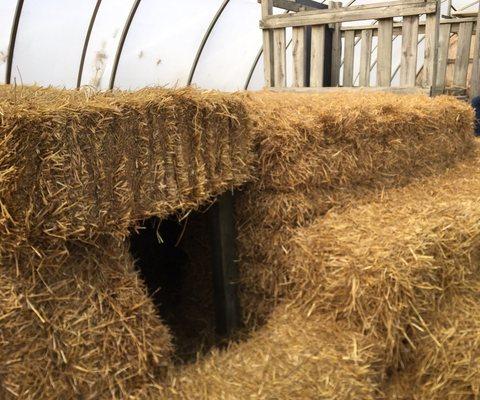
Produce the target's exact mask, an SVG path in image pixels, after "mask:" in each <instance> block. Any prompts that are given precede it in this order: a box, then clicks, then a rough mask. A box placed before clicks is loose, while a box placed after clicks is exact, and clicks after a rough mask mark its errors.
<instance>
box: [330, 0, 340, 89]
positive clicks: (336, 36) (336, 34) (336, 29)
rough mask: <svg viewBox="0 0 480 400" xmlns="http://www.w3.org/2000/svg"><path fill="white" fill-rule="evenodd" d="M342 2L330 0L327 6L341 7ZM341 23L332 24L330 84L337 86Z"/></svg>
mask: <svg viewBox="0 0 480 400" xmlns="http://www.w3.org/2000/svg"><path fill="white" fill-rule="evenodd" d="M341 7H342V2H340V1H330V2H329V3H328V8H341ZM341 26H342V24H341V23H336V24H334V25H333V38H332V72H331V85H332V86H338V85H339V84H340V65H341V63H342V32H341V30H340V28H341Z"/></svg>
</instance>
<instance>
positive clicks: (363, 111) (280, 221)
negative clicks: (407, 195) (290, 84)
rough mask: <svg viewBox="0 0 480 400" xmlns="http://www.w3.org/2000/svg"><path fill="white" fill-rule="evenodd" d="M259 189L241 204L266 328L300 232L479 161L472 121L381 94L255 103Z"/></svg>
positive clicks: (249, 306)
mask: <svg viewBox="0 0 480 400" xmlns="http://www.w3.org/2000/svg"><path fill="white" fill-rule="evenodd" d="M246 101H247V103H248V104H249V106H250V108H251V112H250V114H251V115H252V119H253V124H254V132H255V138H256V142H255V143H256V154H257V157H256V159H255V161H256V163H255V166H256V174H255V176H256V180H255V182H254V183H252V184H250V185H249V186H248V189H247V190H245V192H244V193H243V194H242V196H241V197H240V198H239V199H238V204H239V207H238V212H237V214H238V219H239V220H240V221H241V227H240V232H239V242H240V243H239V247H240V257H241V262H240V268H241V279H242V291H241V300H242V306H243V310H244V317H245V320H246V321H247V323H248V324H249V325H250V326H255V325H257V324H261V323H263V322H264V321H265V320H266V318H268V315H269V313H270V312H271V311H272V309H273V308H274V307H275V304H277V302H278V300H279V294H280V293H281V292H282V288H284V286H285V284H286V281H285V279H286V274H285V273H284V272H283V271H282V270H281V269H282V265H286V263H282V262H280V260H281V258H282V257H283V256H284V255H286V254H288V252H289V249H288V246H287V245H286V243H287V241H288V238H289V237H290V236H291V233H290V230H291V229H294V228H296V227H299V226H302V225H306V224H308V223H309V222H311V221H313V220H314V219H315V218H316V217H318V216H321V215H323V214H325V213H326V212H327V211H328V210H330V209H331V208H332V207H336V208H339V207H346V206H347V205H349V204H352V203H355V202H359V201H363V202H365V201H368V199H371V198H375V196H378V195H379V194H381V192H382V191H383V190H384V189H386V188H389V187H398V186H402V185H405V184H406V183H408V182H409V181H411V180H412V179H413V178H415V177H421V176H428V175H431V174H433V173H436V172H441V171H443V170H444V169H445V168H447V167H448V166H451V165H453V164H455V162H457V161H458V160H461V159H463V158H465V157H468V156H469V155H471V153H472V151H471V150H472V148H473V144H472V143H473V139H472V135H471V132H472V111H471V109H470V107H469V106H468V105H467V104H464V103H461V102H459V101H456V100H455V99H454V98H449V97H437V98H427V97H425V96H418V95H417V96H414V95H412V96H396V95H392V94H384V93H373V94H362V95H361V96H359V95H358V93H339V94H330V95H317V96H312V95H299V94H276V93H261V94H250V95H247V96H246Z"/></svg>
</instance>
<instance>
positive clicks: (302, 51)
mask: <svg viewBox="0 0 480 400" xmlns="http://www.w3.org/2000/svg"><path fill="white" fill-rule="evenodd" d="M306 36H307V35H306V28H304V27H296V28H292V57H293V69H292V86H293V87H304V86H305V85H306V72H307V52H306Z"/></svg>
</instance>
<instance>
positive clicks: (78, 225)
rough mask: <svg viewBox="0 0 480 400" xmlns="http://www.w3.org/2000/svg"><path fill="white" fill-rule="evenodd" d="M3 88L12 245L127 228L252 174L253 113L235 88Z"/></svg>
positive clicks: (2, 158)
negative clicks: (104, 90)
mask: <svg viewBox="0 0 480 400" xmlns="http://www.w3.org/2000/svg"><path fill="white" fill-rule="evenodd" d="M2 92H3V96H2V97H1V99H0V112H1V113H2V115H3V118H2V121H1V124H0V134H1V143H2V146H1V150H0V170H1V171H2V175H1V179H2V182H1V183H2V185H1V186H0V196H1V198H2V205H3V207H2V218H3V221H4V223H2V224H1V232H0V235H1V237H2V250H3V252H4V253H9V254H11V253H13V252H15V251H18V250H19V249H20V248H26V249H29V246H30V245H31V244H33V243H32V241H34V239H35V238H39V241H38V243H36V244H34V246H38V247H42V246H44V245H45V242H46V241H47V240H49V241H62V242H65V241H66V240H68V239H76V238H82V239H84V240H91V239H92V237H94V236H95V235H98V234H100V233H106V234H111V235H116V236H118V237H122V238H123V237H124V236H125V234H126V233H127V232H128V228H129V227H131V225H132V223H133V222H134V221H137V220H140V219H143V218H147V217H149V216H152V215H157V216H159V217H161V218H162V217H165V216H167V215H170V214H172V213H174V212H178V211H179V210H187V211H188V210H190V209H193V208H195V207H198V206H199V205H200V204H203V203H205V202H207V201H208V200H209V199H211V198H213V197H214V196H216V195H218V194H220V193H222V192H224V191H226V190H229V189H231V188H232V187H234V186H237V185H240V184H242V183H244V182H245V181H247V180H248V179H249V177H250V172H251V158H252V152H251V145H252V143H251V134H250V130H249V129H248V128H249V119H248V118H249V117H248V113H247V109H246V106H245V105H244V103H243V101H242V100H241V99H240V98H237V97H235V96H231V95H228V94H221V93H216V92H200V91H196V90H193V89H181V90H167V89H146V90H142V91H139V92H135V93H124V92H115V93H107V94H103V93H92V94H88V93H71V92H68V91H58V90H53V89H36V88H23V89H21V90H15V89H8V88H7V89H6V88H3V89H2ZM91 241H92V242H94V241H95V240H94V239H93V240H91ZM39 251H41V250H39Z"/></svg>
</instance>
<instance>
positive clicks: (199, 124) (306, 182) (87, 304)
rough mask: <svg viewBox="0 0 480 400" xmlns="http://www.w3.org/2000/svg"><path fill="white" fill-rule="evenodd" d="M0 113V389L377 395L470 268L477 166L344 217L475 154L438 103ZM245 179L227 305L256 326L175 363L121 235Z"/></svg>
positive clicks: (116, 103)
mask: <svg viewBox="0 0 480 400" xmlns="http://www.w3.org/2000/svg"><path fill="white" fill-rule="evenodd" d="M0 115H1V116H2V118H1V119H0V210H1V212H0V260H1V263H0V301H1V305H2V307H0V328H1V329H0V360H1V362H0V386H1V389H0V396H2V395H5V394H6V396H8V397H12V398H22V399H23V398H25V399H36V398H65V399H69V398H85V399H93V398H149V397H152V398H153V397H155V396H157V397H158V396H161V395H164V397H167V398H169V397H170V398H176V397H177V398H188V399H190V398H205V396H204V395H206V396H207V398H208V397H210V398H222V397H223V398H232V399H233V398H255V397H256V398H285V399H287V398H329V399H330V398H332V399H335V398H338V399H350V398H351V399H354V398H362V399H369V398H378V397H381V396H382V391H381V389H380V387H381V383H382V382H383V377H384V373H385V370H386V365H398V364H401V363H402V362H403V359H404V357H400V353H402V351H404V347H405V345H404V343H403V341H402V339H404V338H406V337H407V336H408V334H409V332H410V329H411V326H413V325H414V324H416V325H418V326H421V324H420V323H419V317H418V315H420V316H422V315H425V314H426V313H427V312H429V311H431V309H432V307H435V306H437V305H438V304H439V303H440V301H439V299H440V298H442V296H446V294H445V293H446V292H447V289H449V288H450V287H458V286H461V285H464V283H465V282H467V281H468V279H469V276H470V274H472V273H473V272H472V271H474V265H475V263H476V261H477V258H478V257H477V255H476V254H475V252H474V251H473V250H472V249H474V248H475V246H476V244H477V242H476V240H477V239H476V237H477V236H480V235H478V233H479V231H478V230H477V225H476V221H477V220H480V219H479V218H477V213H476V211H475V201H476V200H477V199H478V196H479V194H478V193H480V188H479V184H478V183H476V182H475V179H474V178H473V177H471V175H472V174H473V175H475V174H478V172H479V171H478V170H474V169H469V168H468V167H466V166H465V167H464V171H463V175H462V174H461V173H458V176H455V174H449V175H448V174H447V175H446V177H445V178H435V179H434V180H433V181H432V183H431V184H428V185H427V184H425V185H424V186H422V184H418V183H417V184H415V185H413V186H411V187H410V188H408V189H405V190H404V191H402V190H399V191H393V192H392V193H387V194H386V195H385V196H386V198H385V199H383V200H379V201H376V202H374V203H372V204H367V202H366V201H365V202H364V203H365V204H363V205H358V206H352V205H351V204H352V203H354V202H356V201H358V199H361V198H366V197H365V195H367V196H368V195H369V194H371V193H377V194H378V193H382V191H383V189H384V188H391V187H397V186H401V185H404V184H406V183H408V182H409V181H411V180H412V179H414V178H415V177H418V176H422V175H425V174H432V173H436V172H438V171H441V170H442V169H445V168H447V167H448V166H450V165H453V164H454V163H455V162H457V161H458V160H460V159H462V158H465V157H467V156H468V155H469V154H470V153H471V149H472V147H473V145H472V139H471V137H470V135H471V130H472V121H473V114H472V111H471V109H470V108H469V107H468V106H466V105H463V104H462V103H460V102H457V101H454V100H451V99H448V98H445V97H440V98H435V99H428V98H426V97H419V96H405V97H397V96H393V95H388V94H368V95H363V97H361V98H360V97H358V96H357V95H354V94H341V95H340V94H334V95H328V96H303V95H298V96H297V95H286V94H283V95H279V94H271V93H257V94H235V95H231V94H221V93H216V92H200V91H197V90H194V89H192V88H188V89H180V90H168V89H146V90H142V91H140V92H136V93H124V92H112V93H94V92H88V91H79V92H68V91H58V90H54V89H39V88H10V87H0ZM469 177H470V178H469ZM252 180H253V183H251V184H249V185H248V186H247V187H245V188H244V189H245V192H244V194H243V195H241V196H239V198H238V203H237V206H238V207H237V208H238V210H237V212H238V217H239V228H240V236H239V253H240V254H239V256H240V272H241V284H242V290H243V292H242V296H243V297H242V298H243V299H245V298H246V297H247V296H245V295H246V294H248V293H250V294H251V296H248V298H249V299H250V300H249V301H250V303H245V304H247V307H246V308H245V309H244V312H245V316H246V319H247V321H248V320H251V321H255V320H256V319H257V318H258V316H259V315H260V316H263V317H264V318H263V323H266V325H265V326H264V327H263V328H259V329H258V330H257V331H256V332H254V333H252V336H251V338H249V339H248V340H246V341H244V342H239V343H236V344H231V345H230V347H229V348H228V350H225V351H223V350H213V351H212V352H211V353H210V355H208V356H206V357H205V358H204V359H203V360H199V361H197V363H195V364H192V365H190V366H183V367H178V366H177V367H173V366H172V360H171V353H172V339H171V335H170V333H169V330H168V328H167V327H166V326H165V324H164V323H162V321H161V320H160V318H159V317H158V316H157V315H156V314H155V310H154V307H153V304H152V300H151V299H150V298H149V297H148V296H147V293H146V290H145V287H144V285H143V283H141V282H140V281H139V278H138V274H137V273H136V272H135V270H134V267H133V261H132V260H131V258H130V257H129V256H128V254H127V248H126V243H125V238H126V237H127V236H128V234H129V232H130V230H131V228H132V227H135V226H136V225H137V224H138V221H140V220H142V219H145V218H148V217H151V216H157V217H159V218H160V219H162V218H165V217H167V216H170V215H172V214H174V213H185V212H187V213H188V212H189V211H190V210H193V209H196V208H198V207H199V206H201V205H204V204H206V203H208V202H209V201H211V200H212V199H213V198H214V197H215V196H216V195H218V194H220V193H222V192H225V191H226V190H231V189H232V188H234V187H239V186H240V185H243V184H244V183H246V182H249V181H252ZM452 182H453V183H452ZM352 193H353V194H352ZM269 196H270V197H269ZM389 196H390V197H389ZM454 196H455V202H453V201H452V200H451V199H452V198H453V197H454ZM475 196H476V197H475ZM436 203H438V204H436ZM256 204H257V205H258V206H257V205H256ZM332 207H335V209H334V210H331V209H332ZM329 210H330V212H327V211H329ZM325 213H326V216H325V218H324V219H321V220H318V219H317V218H318V217H319V216H322V215H323V214H325ZM314 221H315V222H314ZM312 222H313V224H312V225H311V226H308V225H309V224H310V223H312ZM359 243H360V244H361V245H359ZM197 250H198V252H200V253H201V252H202V250H201V246H199V247H198V248H197ZM200 271H201V269H200ZM193 276H195V275H193ZM190 284H193V282H190ZM192 287H193V286H192ZM205 290H206V292H208V288H205ZM207 308H208V305H207ZM414 311H415V312H414ZM272 312H273V313H272ZM271 313H272V314H271ZM270 314H271V315H270ZM417 314H418V315H417ZM267 317H269V318H267ZM253 325H255V323H253ZM412 340H413V339H412ZM319 377H320V378H319ZM2 390H3V393H2ZM202 396H203V397H202Z"/></svg>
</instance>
